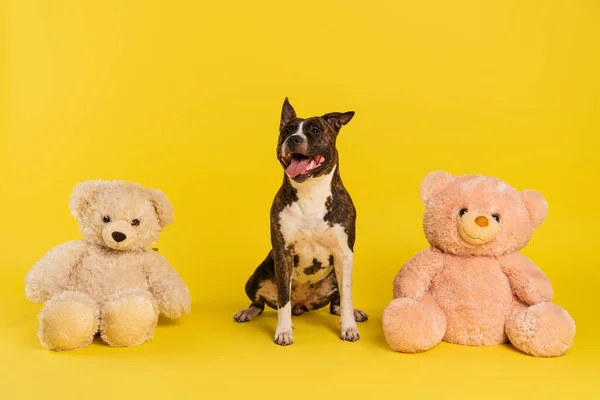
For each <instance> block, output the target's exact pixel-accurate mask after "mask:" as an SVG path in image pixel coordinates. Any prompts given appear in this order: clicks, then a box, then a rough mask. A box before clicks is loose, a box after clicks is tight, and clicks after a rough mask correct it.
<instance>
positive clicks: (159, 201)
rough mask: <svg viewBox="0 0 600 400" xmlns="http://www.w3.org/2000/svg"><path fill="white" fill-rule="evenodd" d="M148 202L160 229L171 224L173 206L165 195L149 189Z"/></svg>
mask: <svg viewBox="0 0 600 400" xmlns="http://www.w3.org/2000/svg"><path fill="white" fill-rule="evenodd" d="M150 201H151V202H152V205H153V206H154V209H155V210H156V215H157V216H158V222H159V223H160V226H161V228H164V227H165V226H167V225H170V224H172V223H173V218H174V216H173V206H172V205H171V202H170V201H169V199H168V198H167V195H166V194H164V193H163V192H161V191H160V190H156V189H150Z"/></svg>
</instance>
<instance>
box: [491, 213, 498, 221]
mask: <svg viewBox="0 0 600 400" xmlns="http://www.w3.org/2000/svg"><path fill="white" fill-rule="evenodd" d="M492 218H494V219H495V220H496V222H500V215H498V214H492Z"/></svg>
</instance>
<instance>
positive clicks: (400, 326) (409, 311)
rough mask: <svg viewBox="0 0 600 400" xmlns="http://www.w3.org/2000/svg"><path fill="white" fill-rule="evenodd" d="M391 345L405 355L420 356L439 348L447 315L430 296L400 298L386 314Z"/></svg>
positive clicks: (385, 333) (384, 326)
mask: <svg viewBox="0 0 600 400" xmlns="http://www.w3.org/2000/svg"><path fill="white" fill-rule="evenodd" d="M383 332H384V335H385V339H386V341H387V343H388V345H389V346H390V347H391V348H392V349H393V350H395V351H400V352H402V353H418V352H421V351H426V350H429V349H432V348H433V347H435V346H437V345H438V344H439V343H440V342H441V341H442V339H443V337H444V334H445V333H446V316H445V315H444V313H443V312H442V310H440V308H439V307H438V305H437V304H436V303H435V300H434V299H433V297H432V296H431V295H430V294H428V293H427V294H425V296H423V300H422V301H416V300H413V299H409V298H397V299H394V300H392V302H391V303H390V304H389V305H388V306H387V308H386V309H385V311H384V312H383Z"/></svg>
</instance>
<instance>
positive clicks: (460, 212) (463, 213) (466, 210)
mask: <svg viewBox="0 0 600 400" xmlns="http://www.w3.org/2000/svg"><path fill="white" fill-rule="evenodd" d="M468 212H469V210H468V209H466V208H461V209H460V211H459V212H458V215H459V216H460V217H462V216H463V215H465V214H466V213H468Z"/></svg>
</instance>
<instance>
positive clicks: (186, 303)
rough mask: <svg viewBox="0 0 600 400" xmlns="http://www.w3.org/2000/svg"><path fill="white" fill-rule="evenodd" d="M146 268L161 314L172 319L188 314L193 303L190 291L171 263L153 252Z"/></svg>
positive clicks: (151, 290) (151, 289)
mask: <svg viewBox="0 0 600 400" xmlns="http://www.w3.org/2000/svg"><path fill="white" fill-rule="evenodd" d="M146 267H147V268H148V283H149V284H150V292H151V293H152V294H153V295H154V297H155V298H156V301H157V302H158V307H159V309H160V312H161V314H163V315H165V316H166V317H168V318H171V319H177V318H180V317H182V316H183V315H185V314H188V313H189V312H190V307H191V303H192V297H191V296H190V291H189V290H188V288H187V286H186V285H185V283H184V282H183V279H181V277H180V276H179V274H178V273H177V271H175V270H174V269H173V268H172V267H171V265H170V264H169V262H168V261H167V260H166V259H165V258H164V257H163V256H161V255H159V254H157V253H155V252H152V253H150V254H149V260H148V261H147V265H146Z"/></svg>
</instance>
